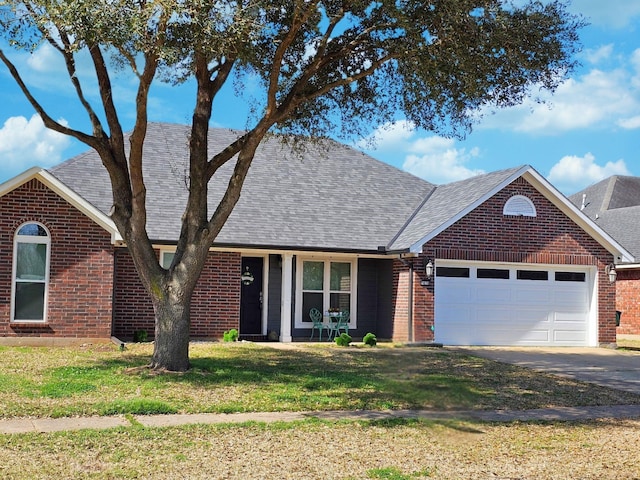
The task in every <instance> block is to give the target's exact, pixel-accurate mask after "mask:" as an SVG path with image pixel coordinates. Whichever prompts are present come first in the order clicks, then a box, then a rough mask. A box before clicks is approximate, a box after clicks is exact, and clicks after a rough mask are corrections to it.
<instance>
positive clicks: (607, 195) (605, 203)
mask: <svg viewBox="0 0 640 480" xmlns="http://www.w3.org/2000/svg"><path fill="white" fill-rule="evenodd" d="M616 183H618V175H612V176H611V177H610V178H609V182H608V184H607V189H606V190H605V192H604V197H602V205H600V211H601V212H604V211H607V210H609V205H611V199H612V198H613V192H614V191H615V189H616Z"/></svg>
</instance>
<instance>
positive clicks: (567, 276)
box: [556, 272, 586, 282]
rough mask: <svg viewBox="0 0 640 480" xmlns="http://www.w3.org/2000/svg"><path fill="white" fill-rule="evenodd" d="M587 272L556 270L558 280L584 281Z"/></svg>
mask: <svg viewBox="0 0 640 480" xmlns="http://www.w3.org/2000/svg"><path fill="white" fill-rule="evenodd" d="M584 281H586V274H585V273H584V272H556V282H584Z"/></svg>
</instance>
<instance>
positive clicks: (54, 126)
mask: <svg viewBox="0 0 640 480" xmlns="http://www.w3.org/2000/svg"><path fill="white" fill-rule="evenodd" d="M0 60H2V62H3V63H4V64H5V65H6V67H7V68H8V69H9V72H10V73H11V76H12V77H13V79H14V80H15V81H16V83H17V84H18V86H19V87H20V90H22V93H23V94H24V96H25V97H26V98H27V100H28V101H29V103H30V104H31V106H32V107H33V108H34V109H35V111H36V112H37V113H38V115H40V118H42V121H43V122H44V124H45V126H46V127H47V128H50V129H51V130H54V131H56V132H58V133H62V134H64V135H68V136H70V137H73V138H75V139H77V140H79V141H81V142H82V143H84V144H86V145H88V146H89V147H91V148H94V149H96V150H97V151H98V152H100V151H102V150H103V149H104V144H103V143H102V142H100V139H98V138H96V137H94V136H91V135H87V134H85V133H83V132H80V131H79V130H74V129H72V128H69V127H66V126H64V125H62V124H61V123H59V122H57V121H55V120H54V119H53V118H51V117H50V116H49V114H48V113H47V112H46V111H45V110H44V108H43V107H42V105H41V104H40V103H39V102H38V101H37V100H36V98H35V97H34V96H33V95H32V94H31V91H30V90H29V88H28V87H27V86H26V84H25V83H24V81H23V80H22V77H21V76H20V74H19V73H18V70H17V69H16V67H15V65H14V64H13V63H11V61H10V60H9V59H8V58H7V57H6V56H5V54H4V51H3V50H2V49H0Z"/></svg>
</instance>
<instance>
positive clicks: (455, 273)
mask: <svg viewBox="0 0 640 480" xmlns="http://www.w3.org/2000/svg"><path fill="white" fill-rule="evenodd" d="M436 276H437V277H457V278H469V269H468V268H466V267H437V268H436Z"/></svg>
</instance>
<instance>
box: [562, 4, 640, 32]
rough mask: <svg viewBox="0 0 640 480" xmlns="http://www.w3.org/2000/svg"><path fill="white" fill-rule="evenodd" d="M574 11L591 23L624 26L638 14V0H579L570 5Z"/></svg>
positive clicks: (604, 25)
mask: <svg viewBox="0 0 640 480" xmlns="http://www.w3.org/2000/svg"><path fill="white" fill-rule="evenodd" d="M570 9H571V11H572V12H574V13H581V14H582V15H584V16H585V17H586V18H587V20H588V21H589V22H590V23H592V24H593V25H597V26H601V27H613V28H624V27H626V26H627V25H629V23H631V21H632V20H633V18H634V17H636V16H638V15H640V2H637V1H636V0H607V1H606V2H604V1H602V0H580V1H575V2H573V3H572V4H571V5H570Z"/></svg>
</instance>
